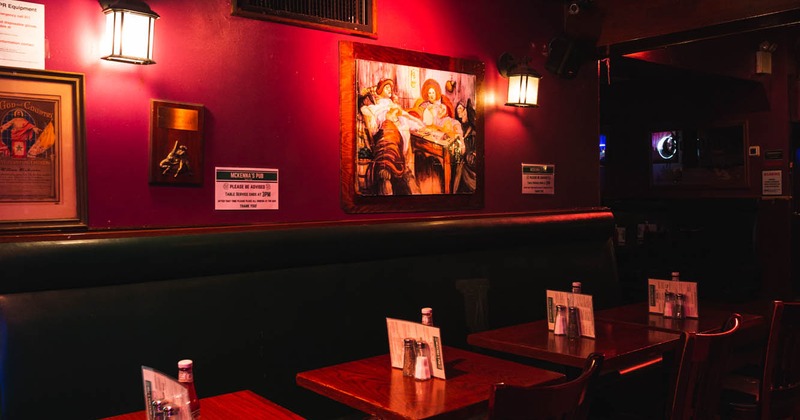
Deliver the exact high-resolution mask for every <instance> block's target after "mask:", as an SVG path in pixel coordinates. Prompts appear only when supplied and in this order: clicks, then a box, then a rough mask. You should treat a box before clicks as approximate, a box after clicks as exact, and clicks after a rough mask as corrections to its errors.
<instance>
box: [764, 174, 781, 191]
mask: <svg viewBox="0 0 800 420" xmlns="http://www.w3.org/2000/svg"><path fill="white" fill-rule="evenodd" d="M781 194H783V183H782V171H780V170H773V171H761V195H781Z"/></svg>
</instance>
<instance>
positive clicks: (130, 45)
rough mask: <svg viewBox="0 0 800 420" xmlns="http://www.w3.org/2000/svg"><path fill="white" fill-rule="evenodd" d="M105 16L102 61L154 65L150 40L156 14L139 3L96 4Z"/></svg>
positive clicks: (119, 0)
mask: <svg viewBox="0 0 800 420" xmlns="http://www.w3.org/2000/svg"><path fill="white" fill-rule="evenodd" d="M100 5H101V6H102V7H103V13H104V14H105V15H106V32H105V35H104V37H103V45H102V51H103V52H102V57H101V58H102V59H104V60H109V61H119V62H123V63H131V64H155V63H156V62H155V61H153V38H154V35H155V25H156V19H158V18H159V16H158V14H157V13H156V12H154V11H152V10H151V9H150V6H148V5H147V3H145V2H143V1H139V0H117V1H102V0H101V1H100Z"/></svg>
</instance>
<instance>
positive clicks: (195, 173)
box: [150, 100, 204, 186]
mask: <svg viewBox="0 0 800 420" xmlns="http://www.w3.org/2000/svg"><path fill="white" fill-rule="evenodd" d="M203 109H204V108H203V105H198V104H187V103H180V102H167V101H159V100H152V101H151V109H150V183H151V184H154V185H189V186H199V185H202V184H203V114H204V113H203Z"/></svg>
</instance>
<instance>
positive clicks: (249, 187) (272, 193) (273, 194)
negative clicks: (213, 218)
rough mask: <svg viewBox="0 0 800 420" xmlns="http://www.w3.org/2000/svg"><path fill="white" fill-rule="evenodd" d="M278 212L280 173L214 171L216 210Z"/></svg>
mask: <svg viewBox="0 0 800 420" xmlns="http://www.w3.org/2000/svg"><path fill="white" fill-rule="evenodd" d="M277 209H278V170H277V169H264V168H214V210H277Z"/></svg>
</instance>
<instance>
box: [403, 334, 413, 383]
mask: <svg viewBox="0 0 800 420" xmlns="http://www.w3.org/2000/svg"><path fill="white" fill-rule="evenodd" d="M415 360H416V351H415V350H414V339H413V338H406V339H404V340H403V376H414V368H415Z"/></svg>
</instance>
